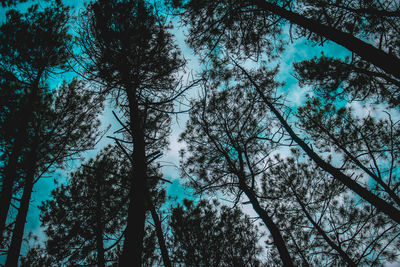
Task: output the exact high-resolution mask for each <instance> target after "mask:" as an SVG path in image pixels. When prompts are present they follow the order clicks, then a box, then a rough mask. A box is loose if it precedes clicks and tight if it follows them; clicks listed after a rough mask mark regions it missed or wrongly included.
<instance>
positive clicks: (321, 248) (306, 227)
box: [261, 149, 399, 266]
mask: <svg viewBox="0 0 400 267" xmlns="http://www.w3.org/2000/svg"><path fill="white" fill-rule="evenodd" d="M304 156H305V155H302V154H301V153H300V151H299V150H297V149H292V151H291V155H290V156H288V157H286V158H282V157H280V156H279V155H277V156H276V157H274V159H273V160H274V162H275V164H273V165H272V167H271V168H269V169H268V171H267V172H265V173H264V175H263V177H262V182H261V183H262V193H261V195H262V196H267V197H266V198H263V199H262V201H263V202H264V203H265V204H264V205H267V206H275V207H276V206H278V207H282V206H287V207H286V208H285V209H284V208H278V209H276V218H277V221H278V222H277V223H278V224H279V225H281V227H282V230H283V233H284V235H285V236H287V239H288V240H290V242H288V243H289V247H290V249H291V251H292V253H293V254H297V256H300V257H301V260H302V261H303V262H306V263H308V265H311V266H314V265H350V266H357V265H371V264H376V263H378V264H379V263H384V262H388V261H389V262H390V261H393V260H394V259H395V257H396V250H397V249H396V246H397V244H396V243H398V242H399V240H398V238H397V236H398V235H399V229H398V227H397V226H396V225H393V224H392V223H391V221H390V219H388V218H385V216H383V215H382V214H379V212H377V210H376V209H374V208H371V207H370V206H369V205H368V204H365V203H363V202H362V201H360V199H355V198H354V197H352V195H351V194H350V192H351V191H349V190H347V189H346V187H345V186H343V185H342V184H341V183H340V182H339V181H337V180H335V179H332V177H330V175H329V174H327V173H324V172H322V171H321V170H319V169H318V168H317V167H316V165H315V164H313V163H312V162H309V161H306V160H305V157H304ZM283 203H290V204H289V205H288V204H283Z"/></svg>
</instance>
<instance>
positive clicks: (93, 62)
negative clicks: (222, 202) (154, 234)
mask: <svg viewBox="0 0 400 267" xmlns="http://www.w3.org/2000/svg"><path fill="white" fill-rule="evenodd" d="M80 35H81V38H80V44H81V45H82V48H83V51H84V54H83V57H84V58H83V59H82V60H85V59H86V62H85V61H84V62H85V64H86V66H87V67H86V69H87V70H88V76H90V77H91V79H92V80H95V81H98V82H99V83H100V84H101V85H103V86H101V88H100V90H101V93H103V94H108V93H110V94H111V95H112V96H113V100H114V102H115V103H116V104H117V107H118V108H120V109H121V113H122V114H123V117H122V119H121V120H120V122H121V125H122V127H123V130H122V132H124V135H123V138H124V140H123V141H121V140H118V139H115V140H116V142H117V144H118V145H119V147H120V148H121V151H122V153H125V154H126V155H127V156H128V157H129V159H130V161H131V162H132V171H131V173H130V177H131V179H132V180H131V189H130V190H131V191H130V194H129V200H130V204H129V205H130V206H129V209H128V220H127V230H126V233H125V239H124V246H123V251H122V255H121V257H120V263H119V264H120V265H121V266H127V265H135V266H140V265H141V259H142V250H143V237H144V229H145V218H146V209H147V208H146V207H151V203H149V201H150V199H151V196H150V195H149V190H151V184H152V183H151V182H150V181H151V179H149V178H150V177H151V175H150V174H149V172H150V168H149V164H150V163H152V162H153V161H154V160H156V159H157V158H158V157H159V156H160V155H161V152H162V149H164V148H165V147H166V144H167V141H166V137H167V135H168V133H169V123H170V118H169V115H168V114H169V113H170V112H171V111H172V101H173V100H174V99H175V98H176V97H178V96H179V95H180V94H181V93H182V90H181V88H180V87H179V81H178V80H177V79H176V76H175V74H176V73H177V72H178V71H179V70H180V69H181V67H182V66H183V64H184V61H183V60H182V59H181V56H180V54H179V52H178V50H177V47H176V46H175V45H174V44H173V42H172V36H171V35H170V33H168V26H167V25H166V24H165V22H164V19H163V18H162V17H160V16H158V15H155V10H154V8H153V7H152V6H151V5H149V4H147V3H145V2H144V1H98V2H95V3H92V4H91V5H90V6H89V8H88V10H87V12H86V14H85V21H84V22H83V23H82V25H81V28H80ZM158 178H159V177H153V180H155V181H159V180H158ZM148 204H149V206H148ZM152 215H155V214H154V213H152ZM155 221H157V219H155ZM158 229H160V227H158ZM158 236H159V237H161V235H158ZM159 242H161V243H162V240H159ZM162 247H164V246H162ZM166 254H167V253H166V252H165V251H164V253H163V255H166ZM164 260H165V261H164V264H166V265H168V259H167V258H165V257H164Z"/></svg>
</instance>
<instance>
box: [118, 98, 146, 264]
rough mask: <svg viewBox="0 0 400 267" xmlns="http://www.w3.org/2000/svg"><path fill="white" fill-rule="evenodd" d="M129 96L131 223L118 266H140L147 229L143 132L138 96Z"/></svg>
mask: <svg viewBox="0 0 400 267" xmlns="http://www.w3.org/2000/svg"><path fill="white" fill-rule="evenodd" d="M127 93H128V101H129V108H130V128H131V132H132V135H133V146H134V150H133V154H132V161H133V168H132V183H131V188H130V192H129V207H128V223H127V228H126V234H125V240H124V246H123V249H122V254H121V256H120V259H119V266H121V267H124V266H141V265H142V252H143V238H144V227H145V219H146V207H145V201H146V195H147V194H148V192H147V186H146V159H145V142H144V133H143V131H144V129H143V125H142V122H141V118H140V114H139V107H138V103H137V100H136V96H135V95H134V93H132V92H129V91H128V92H127Z"/></svg>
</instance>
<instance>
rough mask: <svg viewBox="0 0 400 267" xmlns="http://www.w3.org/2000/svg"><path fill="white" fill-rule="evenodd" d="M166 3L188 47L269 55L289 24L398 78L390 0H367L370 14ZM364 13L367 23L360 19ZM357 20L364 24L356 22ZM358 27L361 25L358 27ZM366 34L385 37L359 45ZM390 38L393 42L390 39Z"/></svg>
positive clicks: (333, 5) (305, 5)
mask: <svg viewBox="0 0 400 267" xmlns="http://www.w3.org/2000/svg"><path fill="white" fill-rule="evenodd" d="M170 2H171V3H172V6H173V7H175V8H176V7H179V8H181V11H182V12H181V14H182V15H183V20H184V22H185V23H186V24H189V25H191V28H190V38H188V42H189V43H190V44H191V46H192V47H193V48H200V49H201V47H206V48H208V49H211V50H214V48H216V47H217V46H218V47H220V48H221V47H225V48H227V49H228V50H230V51H236V52H238V51H242V52H244V53H245V54H246V56H248V55H254V54H256V56H257V54H258V55H259V53H260V52H261V51H264V50H267V51H270V52H271V51H272V50H273V49H274V48H275V47H276V46H275V44H274V41H275V42H278V43H279V41H277V40H278V39H279V38H280V36H279V34H280V32H281V30H282V26H283V25H285V23H284V22H285V21H287V22H289V24H290V25H295V26H297V27H299V30H298V33H299V34H300V36H302V37H308V38H311V39H312V40H317V41H320V40H321V39H322V40H324V39H328V40H331V41H333V42H335V43H337V44H339V45H341V46H343V47H345V48H347V49H348V50H349V51H351V52H353V53H355V54H356V55H358V56H360V57H361V58H362V59H363V60H365V61H367V62H370V63H372V64H373V65H375V66H377V67H378V68H380V69H382V70H384V71H385V72H386V73H387V74H389V75H393V76H394V77H396V78H397V79H399V78H400V73H399V71H398V69H400V68H399V66H400V59H399V55H398V54H397V52H393V50H392V47H396V46H398V40H399V38H398V30H399V24H398V19H396V16H398V12H399V6H398V5H397V4H396V3H394V1H392V2H393V3H391V4H387V5H386V4H382V3H381V2H385V1H379V0H378V1H372V2H373V3H372V5H371V3H370V2H371V1H370V2H368V5H369V6H371V9H369V10H365V9H366V8H365V7H363V6H360V5H358V6H357V4H355V5H353V7H352V6H351V4H350V6H347V8H346V4H345V3H343V6H341V4H342V3H339V4H337V2H336V1H328V0H326V1H324V0H321V1H283V2H282V5H279V4H278V3H275V2H273V1H266V0H249V1H235V2H233V3H232V1H218V2H215V1H196V0H193V1H187V2H185V3H183V1H170ZM344 2H346V3H349V2H351V1H344ZM353 2H354V1H353ZM355 2H357V3H362V1H355ZM389 2H390V1H389ZM338 6H339V7H338ZM374 8H375V9H374ZM338 10H339V11H340V12H339V11H338ZM374 10H377V11H378V12H377V13H380V16H373V15H371V16H370V15H368V14H371V13H374ZM379 11H380V12H379ZM385 11H386V12H385ZM347 13H351V14H352V15H353V17H356V18H357V20H355V19H353V17H350V16H347ZM365 14H367V15H366V17H367V18H366V19H363V15H364V17H365ZM344 18H345V19H344ZM352 19H353V21H351V20H352ZM349 20H350V23H349ZM358 21H361V22H364V21H366V22H365V23H357V22H358ZM376 21H379V23H377V22H376ZM359 24H361V25H362V26H358V25H359ZM250 25H252V26H254V27H252V26H250ZM375 25H376V26H377V27H374V26H375ZM383 25H385V26H383ZM357 27H358V28H359V29H357ZM365 33H366V34H367V35H368V34H373V37H375V36H376V35H377V36H378V37H379V35H381V36H380V37H382V35H385V38H379V39H375V40H381V42H379V41H378V47H376V46H374V45H372V44H369V43H367V42H365V41H363V40H362V38H363V34H365ZM266 34H268V35H270V36H269V38H268V39H265V35H266ZM392 36H393V37H394V40H393V41H392V40H391V39H390V37H392ZM386 37H387V38H386ZM375 40H373V41H375ZM382 40H384V42H382ZM278 47H279V46H278ZM395 49H396V48H395ZM279 51H280V50H278V52H279Z"/></svg>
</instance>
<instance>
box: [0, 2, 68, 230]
mask: <svg viewBox="0 0 400 267" xmlns="http://www.w3.org/2000/svg"><path fill="white" fill-rule="evenodd" d="M67 12H68V9H66V8H65V7H63V6H62V5H61V4H57V5H53V6H52V7H49V8H47V9H45V10H44V11H39V10H38V6H37V5H34V6H32V7H31V8H29V9H28V12H27V13H26V14H21V13H19V12H18V11H16V10H10V11H8V12H7V15H6V23H5V24H3V25H2V26H1V28H0V32H1V34H0V36H1V37H0V57H1V60H0V61H1V66H0V67H1V70H2V72H3V74H2V84H1V85H2V86H1V91H2V93H1V94H2V95H3V96H6V98H5V100H4V101H8V103H5V104H7V106H6V109H7V110H8V112H10V113H9V114H7V115H11V116H10V117H8V118H7V117H6V118H5V119H4V120H5V121H6V122H7V128H6V129H9V130H8V131H7V132H6V133H5V135H2V137H3V138H4V137H6V136H7V135H8V136H9V137H7V138H8V139H9V141H8V142H9V144H8V146H7V147H8V148H9V151H8V152H7V154H8V158H7V162H6V163H5V164H4V172H3V176H2V182H3V183H2V192H1V202H2V203H3V204H2V205H1V210H0V231H1V234H2V235H3V232H4V227H5V224H6V218H7V214H8V210H9V206H10V201H11V196H12V188H13V186H14V183H15V179H16V178H17V165H18V162H19V160H20V157H21V153H22V151H23V147H24V145H25V143H24V142H25V140H26V139H27V138H28V128H29V125H30V124H31V123H32V121H33V117H32V116H33V110H34V108H35V106H36V105H37V104H38V102H40V98H41V95H42V90H43V87H42V85H43V83H44V78H45V76H47V75H49V74H51V73H53V72H54V71H55V70H57V69H65V64H66V62H67V61H68V58H69V56H68V54H67V51H68V49H69V46H70V39H71V37H70V36H69V35H68V34H67V26H66V23H67V20H68V13H67ZM49 40H51V41H50V42H49ZM45 90H46V89H44V91H45ZM11 99H13V100H11ZM9 104H11V106H10V105H9ZM5 115H6V114H5ZM7 115H6V116H7ZM16 118H17V119H16Z"/></svg>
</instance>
